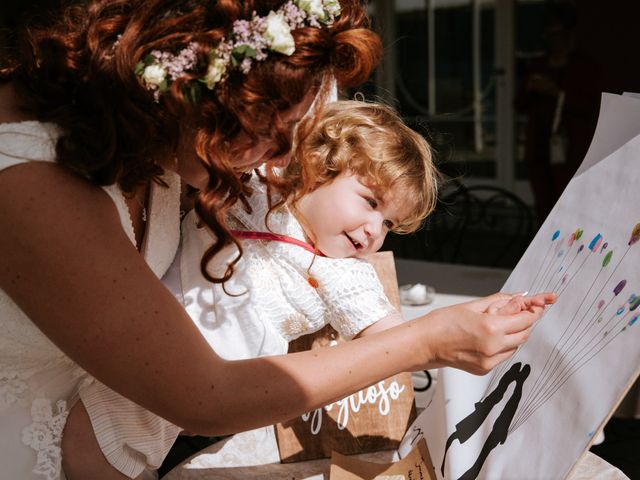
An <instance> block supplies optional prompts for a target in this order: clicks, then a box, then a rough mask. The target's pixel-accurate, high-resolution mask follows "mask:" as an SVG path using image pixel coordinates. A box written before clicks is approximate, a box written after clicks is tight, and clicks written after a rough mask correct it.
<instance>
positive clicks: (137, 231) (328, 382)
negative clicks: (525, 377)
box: [0, 0, 541, 479]
mask: <svg viewBox="0 0 640 480" xmlns="http://www.w3.org/2000/svg"><path fill="white" fill-rule="evenodd" d="M67 4H68V2H67ZM379 56H380V42H379V40H378V38H377V37H376V36H375V34H373V33H372V32H371V31H369V30H368V29H367V28H366V18H365V13H364V10H363V7H362V6H361V5H360V2H359V1H357V0H340V2H338V1H337V0H291V1H288V2H283V1H281V0H280V1H276V0H273V1H267V0H262V1H260V0H253V1H244V2H239V1H231V0H218V1H217V2H214V1H210V0H183V1H180V0H174V1H169V0H146V1H142V0H126V1H125V0H93V1H89V2H86V1H82V2H80V1H78V2H71V4H68V5H67V7H65V9H64V10H63V11H61V12H58V13H57V14H54V15H51V16H50V17H49V18H45V19H44V20H43V21H40V22H38V23H33V24H31V25H29V26H28V28H25V29H23V30H22V31H21V32H19V33H17V34H16V36H15V37H14V39H13V45H12V49H11V50H10V55H6V56H4V57H3V58H2V60H1V61H0V62H1V65H0V78H1V79H2V84H0V202H2V209H1V212H2V213H1V214H0V231H2V232H3V233H2V235H1V236H0V249H1V250H2V252H3V255H2V257H1V260H0V287H1V288H2V291H1V292H0V421H1V422H2V423H1V424H2V429H1V430H0V438H1V439H2V446H3V448H2V451H0V463H1V464H2V465H3V475H5V476H6V477H7V478H20V479H23V478H43V477H44V478H47V479H56V478H61V476H62V475H63V473H62V470H61V440H62V432H63V428H64V425H65V421H66V420H67V417H68V415H69V411H70V409H71V407H72V405H73V404H74V402H75V401H76V400H77V399H78V398H79V399H80V400H81V402H75V405H76V407H77V408H74V412H76V413H74V414H77V415H79V416H81V417H82V418H85V419H86V420H87V421H89V419H90V420H91V421H92V422H95V421H96V419H94V418H91V413H92V412H91V410H90V409H89V408H87V409H85V407H86V405H87V403H90V401H88V400H87V398H88V397H90V396H91V392H92V391H93V389H95V388H96V386H97V385H101V384H100V383H99V382H102V383H103V384H104V385H106V386H108V387H109V388H111V389H113V390H115V391H116V392H118V393H119V394H121V395H123V396H124V397H126V398H128V399H130V400H132V401H134V402H136V403H137V404H139V405H141V406H143V407H145V408H146V409H148V410H150V411H151V412H154V413H155V414H157V415H160V416H162V417H164V418H166V419H167V420H169V421H171V422H173V423H174V424H176V425H178V426H180V427H181V428H183V429H186V430H189V431H192V432H196V433H201V434H209V435H213V434H225V433H231V432H237V431H242V430H247V429H250V428H253V427H256V426H260V425H265V424H270V423H275V422H279V421H282V420H285V419H288V418H291V417H293V416H296V415H298V414H301V413H303V412H306V411H309V410H312V409H314V408H316V407H319V406H321V405H324V404H327V403H330V402H332V401H335V400H337V399H339V398H342V397H344V396H346V395H347V394H349V393H351V392H353V391H356V390H358V389H361V388H363V387H365V386H367V385H370V384H371V383H373V382H375V381H377V380H379V379H381V378H386V377H389V376H391V375H393V374H395V373H398V372H400V371H411V370H420V369H424V368H431V367H436V366H442V365H451V366H455V367H458V368H464V369H466V370H469V371H472V372H477V373H482V372H486V371H487V370H488V369H490V368H491V367H493V366H494V365H496V364H497V363H498V362H499V361H501V360H504V359H506V358H507V357H508V356H509V355H510V354H511V353H512V352H513V351H514V349H515V348H516V347H517V346H518V345H519V344H520V343H522V342H523V341H524V340H525V339H526V337H527V336H528V334H529V331H530V327H531V325H532V323H533V322H534V321H535V320H536V319H537V318H538V317H539V315H540V313H541V310H540V309H534V310H533V311H531V312H525V313H522V314H518V315H513V316H509V317H501V318H497V317H495V316H488V315H486V314H484V313H482V312H483V311H484V310H485V308H486V305H488V304H490V303H491V302H492V301H494V300H495V298H489V299H485V300H482V301H479V302H474V303H471V304H465V305H461V306H456V307H453V308H449V309H443V310H438V311H435V312H433V313H432V314H430V315H428V316H426V317H424V318H422V319H420V320H418V321H415V322H410V323H406V324H403V325H401V326H399V327H395V328H393V329H390V330H388V331H385V332H381V333H376V334H374V335H371V336H369V337H367V338H363V339H359V340H356V341H354V342H350V343H349V344H345V345H341V346H338V347H335V348H331V349H326V351H323V350H321V351H314V352H305V353H297V354H291V355H283V356H278V357H270V358H258V359H251V360H242V361H225V360H223V359H221V358H220V357H218V356H217V355H216V354H215V353H214V352H213V351H212V350H211V348H209V346H208V344H207V343H206V341H204V339H203V338H202V337H201V335H200V334H199V332H198V331H197V329H196V328H195V326H194V325H193V323H192V322H191V320H190V319H189V318H188V316H187V314H186V312H185V311H184V309H183V308H182V306H181V305H180V304H179V303H178V302H177V301H176V300H175V298H174V297H173V296H172V295H171V294H170V293H169V292H168V291H167V289H166V288H165V287H164V286H163V285H162V283H161V282H160V281H159V280H158V277H161V276H162V275H163V273H164V272H165V270H166V269H167V267H168V266H169V264H170V263H171V260H172V257H173V255H174V253H175V249H176V246H177V243H178V239H179V218H180V217H179V210H180V202H179V191H180V181H182V182H184V183H186V184H189V185H191V186H192V187H195V188H196V189H198V190H199V193H198V195H197V198H196V201H195V208H196V211H197V213H198V215H199V216H200V218H201V219H202V221H204V222H205V223H206V224H207V225H208V226H209V227H210V228H211V230H212V231H213V232H214V233H215V235H216V238H217V241H216V243H215V244H214V245H213V246H212V247H211V248H210V249H209V250H208V251H207V252H206V254H205V255H204V258H203V259H202V267H203V271H205V270H206V265H207V263H208V262H209V260H210V259H211V258H212V257H213V255H215V254H216V252H218V251H219V250H220V249H221V248H223V247H224V246H225V245H226V244H228V243H229V242H234V243H236V241H235V240H234V238H233V237H232V235H231V232H230V231H229V229H228V227H227V225H226V223H225V220H224V219H225V212H226V211H227V210H228V208H229V207H230V206H232V205H233V204H234V203H235V202H237V201H244V198H245V197H246V195H248V194H249V193H250V192H249V191H248V187H247V185H246V184H244V183H243V182H242V177H243V173H244V172H247V171H249V170H252V169H253V168H255V167H256V166H258V165H260V164H262V163H265V162H266V163H268V164H269V165H271V166H282V165H285V164H286V163H287V162H288V157H289V151H290V148H291V136H292V131H293V128H294V127H295V124H296V123H297V122H298V120H300V118H301V117H302V116H303V115H304V114H305V112H306V111H307V110H308V109H309V107H310V104H311V102H312V101H313V99H314V98H316V97H319V98H320V99H322V98H324V97H326V91H325V88H324V87H323V85H326V84H328V82H326V81H324V80H325V79H326V78H327V77H328V76H329V75H332V76H334V77H335V79H336V80H337V82H338V85H339V86H340V87H347V86H353V85H356V84H358V83H361V82H362V81H364V80H365V79H366V78H367V77H368V76H369V74H370V73H371V71H372V69H373V68H374V66H375V65H376V63H377V61H378V59H379ZM232 273H233V264H232V265H230V266H229V268H228V270H227V272H226V273H225V274H224V275H223V277H222V278H218V279H213V280H214V281H224V280H225V279H227V278H229V276H230V275H231V274H232ZM93 427H94V428H98V426H97V425H96V424H95V423H94V424H93ZM74 473H76V474H78V472H77V471H74ZM79 475H82V476H83V478H98V477H96V476H94V474H93V473H92V472H86V471H85V472H80V473H79Z"/></svg>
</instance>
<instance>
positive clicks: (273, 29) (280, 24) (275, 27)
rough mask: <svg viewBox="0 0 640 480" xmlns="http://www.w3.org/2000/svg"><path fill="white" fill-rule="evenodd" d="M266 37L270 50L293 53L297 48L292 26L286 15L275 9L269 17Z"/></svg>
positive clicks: (287, 53) (286, 53) (285, 53)
mask: <svg viewBox="0 0 640 480" xmlns="http://www.w3.org/2000/svg"><path fill="white" fill-rule="evenodd" d="M264 37H265V39H266V40H267V43H268V44H269V50H273V51H274V52H279V53H283V54H284V55H291V54H292V53H293V52H294V51H295V50H296V43H295V41H294V40H293V36H292V35H291V27H289V24H288V23H287V21H286V20H285V18H284V16H282V15H281V14H279V13H276V12H274V11H271V12H269V16H268V17H267V30H266V31H265V33H264Z"/></svg>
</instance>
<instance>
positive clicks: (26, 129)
mask: <svg viewBox="0 0 640 480" xmlns="http://www.w3.org/2000/svg"><path fill="white" fill-rule="evenodd" d="M58 137H59V129H58V128H57V127H56V126H55V125H53V124H45V123H40V122H32V121H30V122H20V123H5V124H0V171H2V170H4V169H6V168H9V167H13V166H15V165H18V164H21V163H26V162H33V161H42V162H52V161H54V158H55V144H56V141H57V139H58ZM163 180H164V181H165V182H166V183H167V184H168V185H169V188H164V187H161V186H158V185H155V184H154V185H153V186H152V192H151V196H150V205H149V216H148V218H149V221H148V223H147V231H146V235H145V240H144V244H143V246H142V253H143V255H144V257H145V260H146V261H147V263H148V264H149V266H150V267H151V269H152V270H153V272H154V273H155V274H156V275H157V276H158V277H161V276H162V275H163V274H164V273H165V271H166V270H167V268H168V267H169V265H170V264H171V261H172V259H173V257H174V255H175V251H176V249H177V247H178V243H179V225H180V223H179V222H180V215H179V211H180V180H179V177H178V176H177V175H175V174H173V173H168V174H165V175H164V176H163ZM104 190H105V192H106V193H107V194H108V195H109V196H110V197H111V198H112V200H113V202H114V204H115V207H116V208H117V210H118V213H119V215H120V220H121V223H122V228H123V229H124V231H125V232H126V234H127V235H128V237H129V238H130V239H131V241H132V242H133V243H134V244H135V236H134V231H133V225H132V222H131V218H130V216H129V212H128V209H127V206H126V203H125V201H124V197H123V196H122V192H121V191H120V189H119V188H118V187H117V186H109V187H104ZM101 391H102V385H101V384H100V383H99V382H97V381H96V380H95V379H93V378H92V377H91V376H90V375H89V374H88V373H87V372H86V371H84V370H83V369H82V368H81V367H80V366H78V365H76V364H75V363H74V362H73V361H72V360H71V359H70V358H68V357H67V356H66V355H65V354H64V353H63V352H62V351H61V350H60V349H59V348H58V347H56V345H54V344H53V343H52V342H51V341H50V340H49V339H48V338H47V337H46V336H45V335H44V334H43V333H42V332H41V331H40V330H39V329H38V328H37V327H36V326H35V325H34V323H33V322H31V320H30V319H29V318H28V317H27V316H26V314H25V313H24V312H23V311H22V310H21V309H20V308H19V307H18V306H17V305H16V304H15V303H14V302H13V301H12V300H11V298H10V297H9V296H8V295H7V294H6V293H5V292H4V291H2V290H0V465H1V468H2V473H0V476H1V477H2V478H6V479H11V480H14V479H15V480H17V479H20V480H23V479H30V478H33V479H47V480H57V479H63V478H64V474H63V472H62V471H61V451H60V439H61V434H62V430H63V428H64V424H65V421H66V417H67V414H68V412H69V408H70V407H71V406H72V404H73V402H74V401H75V400H76V399H77V398H78V396H80V397H81V398H82V399H83V402H84V403H85V405H86V406H87V410H88V411H89V414H90V417H91V420H92V423H93V427H94V430H95V433H96V436H97V438H98V440H99V441H100V443H101V445H104V444H108V443H109V442H111V441H112V434H113V430H112V429H111V427H110V426H109V424H108V423H107V420H108V421H109V422H110V421H111V420H112V419H113V418H112V415H106V416H103V415H102V414H103V412H102V408H101V407H102V406H101ZM114 395H117V394H114ZM120 398H122V397H120ZM97 405H99V406H100V408H97V407H96V406H97ZM133 437H134V440H135V441H137V442H138V444H139V445H138V447H140V448H139V449H141V450H143V449H144V444H145V443H148V442H151V443H155V442H156V441H157V440H156V439H155V438H153V437H151V438H150V437H148V436H145V437H137V438H136V436H135V435H134V436H133ZM141 445H142V447H141Z"/></svg>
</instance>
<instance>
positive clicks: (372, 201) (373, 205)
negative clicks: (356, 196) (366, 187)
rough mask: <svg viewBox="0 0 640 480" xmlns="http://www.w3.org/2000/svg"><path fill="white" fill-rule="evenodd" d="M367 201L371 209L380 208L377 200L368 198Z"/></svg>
mask: <svg viewBox="0 0 640 480" xmlns="http://www.w3.org/2000/svg"><path fill="white" fill-rule="evenodd" d="M366 200H367V203H368V204H369V206H370V207H371V208H378V202H377V201H376V199H375V198H367V199H366Z"/></svg>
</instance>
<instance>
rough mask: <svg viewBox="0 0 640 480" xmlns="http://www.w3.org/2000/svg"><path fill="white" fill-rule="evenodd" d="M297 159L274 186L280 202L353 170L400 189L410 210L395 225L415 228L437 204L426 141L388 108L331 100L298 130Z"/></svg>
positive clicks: (377, 185) (372, 183)
mask: <svg viewBox="0 0 640 480" xmlns="http://www.w3.org/2000/svg"><path fill="white" fill-rule="evenodd" d="M296 136H297V139H296V145H295V146H294V150H293V158H292V161H291V163H290V164H289V166H288V167H287V168H286V169H285V170H284V172H282V173H280V174H279V175H278V177H279V178H277V179H270V180H271V181H270V184H271V186H272V189H275V190H276V191H277V192H278V193H279V194H280V198H281V201H279V202H277V204H275V205H274V206H273V208H277V207H278V206H279V205H281V204H282V203H285V202H286V203H289V204H295V203H296V202H297V201H298V200H299V199H300V198H301V197H303V196H304V195H306V194H307V193H310V192H312V191H313V190H315V189H316V188H318V187H319V186H321V185H324V184H326V183H329V182H331V181H332V180H333V179H335V178H336V177H337V176H338V175H340V174H342V173H347V172H348V173H351V174H355V175H357V176H358V177H360V178H361V180H362V181H363V182H364V183H365V184H367V186H368V187H370V188H371V189H373V190H374V191H378V192H388V191H394V192H400V194H401V195H402V199H403V205H407V203H408V205H407V206H408V207H409V208H407V209H406V211H408V212H409V214H408V215H407V216H406V218H403V219H401V221H400V222H399V223H398V224H397V225H395V226H394V228H393V231H394V232H396V233H411V232H414V231H415V230H417V229H418V228H419V227H420V226H421V224H422V222H423V220H424V219H425V218H426V217H427V216H428V215H429V213H431V212H432V211H433V209H434V207H435V203H436V199H437V192H438V183H439V178H440V176H439V173H438V170H437V168H436V167H435V165H434V162H433V155H432V149H431V147H430V146H429V144H428V142H427V141H426V140H425V139H424V138H423V137H422V136H421V135H420V134H418V133H417V132H415V131H413V130H412V129H411V128H409V127H408V126H407V125H405V124H404V122H403V121H402V120H401V119H400V117H399V116H398V115H397V114H396V113H395V112H394V111H393V110H392V109H391V108H389V107H387V106H385V105H382V104H379V103H366V102H360V101H351V100H343V101H338V102H333V103H330V104H328V105H327V106H326V107H325V108H324V109H323V110H322V111H320V112H318V113H317V114H316V115H315V116H314V117H313V118H309V119H306V120H305V121H303V122H302V123H301V124H300V125H299V127H298V131H297V135H296Z"/></svg>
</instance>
